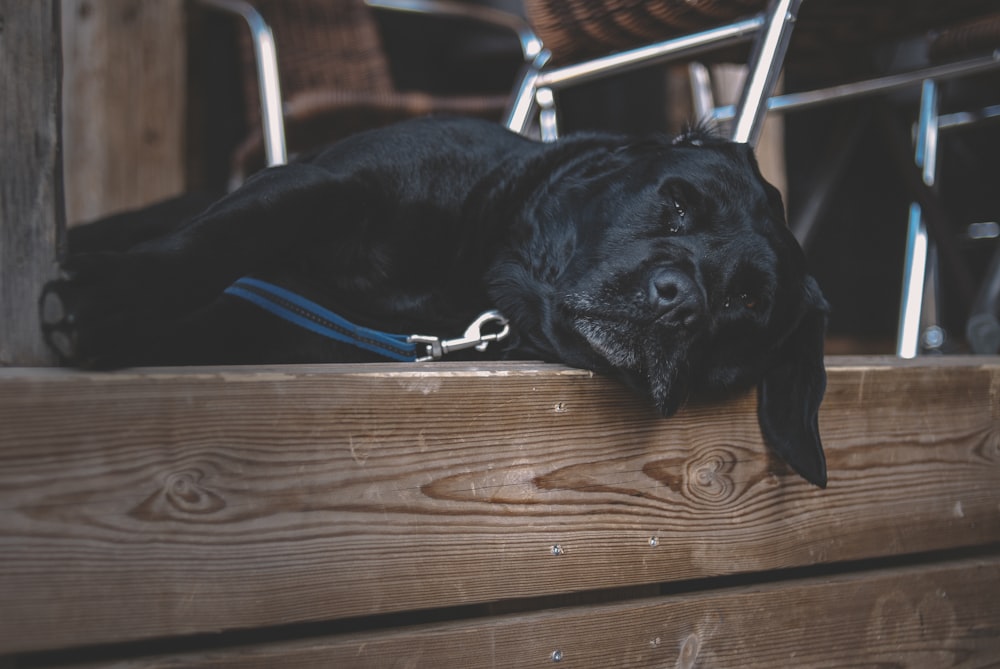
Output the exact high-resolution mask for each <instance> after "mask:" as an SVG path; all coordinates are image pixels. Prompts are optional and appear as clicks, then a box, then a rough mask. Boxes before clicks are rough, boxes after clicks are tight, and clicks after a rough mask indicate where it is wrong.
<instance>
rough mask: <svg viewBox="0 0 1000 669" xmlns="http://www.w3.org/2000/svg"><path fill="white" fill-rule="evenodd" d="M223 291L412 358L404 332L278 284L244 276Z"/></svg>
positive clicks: (328, 333) (325, 331) (349, 340)
mask: <svg viewBox="0 0 1000 669" xmlns="http://www.w3.org/2000/svg"><path fill="white" fill-rule="evenodd" d="M225 292H226V293H227V294H229V295H233V296H234V297H239V298H242V299H244V300H247V301H248V302H251V303H252V304H255V305H257V306H258V307H260V308H262V309H264V310H265V311H268V312H270V313H272V314H274V315H275V316H278V317H279V318H283V319H285V320H286V321H289V322H290V323H294V324H295V325H298V326H299V327H302V328H305V329H306V330H310V331H311V332H315V333H317V334H320V335H323V336H325V337H329V338H330V339H335V340H337V341H340V342H343V343H345V344H352V345H354V346H358V347H359V348H363V349H366V350H368V351H372V352H373V353H377V354H379V355H382V356H385V357H387V358H390V359H392V360H398V361H400V362H414V361H416V360H417V358H418V356H417V354H416V350H417V347H416V345H415V344H413V343H412V342H409V341H408V339H409V337H408V336H407V335H398V334H389V333H385V332H379V331H378V330H371V329H369V328H365V327H362V326H360V325H355V324H354V323H351V322H350V321H348V320H346V319H344V318H342V317H340V316H338V315H337V314H335V313H333V312H332V311H330V310H328V309H326V308H324V307H322V306H320V305H318V304H316V303H315V302H313V301H311V300H307V299H306V298H304V297H302V296H301V295H298V294H297V293H293V292H291V291H289V290H285V289H284V288H281V287H280V286H275V285H274V284H271V283H267V282H266V281H261V280H260V279H254V278H251V277H243V278H242V279H239V280H238V281H236V283H234V284H233V285H231V286H229V287H228V288H226V290H225Z"/></svg>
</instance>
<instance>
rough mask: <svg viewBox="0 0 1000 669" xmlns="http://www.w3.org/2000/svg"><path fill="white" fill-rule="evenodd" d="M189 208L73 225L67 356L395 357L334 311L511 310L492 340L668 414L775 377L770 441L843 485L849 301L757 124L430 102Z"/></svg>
mask: <svg viewBox="0 0 1000 669" xmlns="http://www.w3.org/2000/svg"><path fill="white" fill-rule="evenodd" d="M174 209H175V207H171V206H169V205H165V206H164V207H161V208H159V209H157V208H152V209H149V210H146V211H143V212H139V213H137V214H136V215H134V216H119V217H114V218H111V219H108V220H105V221H101V222H97V223H94V224H91V225H89V226H81V227H79V228H77V229H74V230H73V231H72V232H71V236H70V251H71V255H70V256H69V258H68V259H67V261H66V262H65V270H66V278H65V279H62V280H58V281H54V282H52V283H50V284H49V285H48V286H47V287H46V289H45V291H44V293H43V295H42V299H41V316H42V323H43V329H44V332H45V336H46V339H47V341H48V342H49V344H50V345H51V346H52V348H54V349H55V350H56V351H57V353H58V354H59V355H60V356H61V357H62V358H63V360H64V361H65V362H66V363H68V364H74V365H79V366H85V367H97V368H110V367H120V366H127V365H161V364H171V365H174V364H207V363H221V364H227V363H280V362H323V361H331V362H333V361H368V360H378V359H384V354H382V353H378V352H376V351H377V348H376V349H374V350H372V347H366V346H364V345H363V344H362V345H361V346H355V345H352V344H350V343H345V342H344V341H341V340H340V339H338V338H331V337H329V336H326V335H325V331H324V328H326V329H329V330H334V331H344V330H345V329H347V330H350V329H351V328H352V327H354V326H357V327H359V328H370V329H371V330H376V331H378V332H389V333H399V332H403V333H412V332H426V333H429V334H432V335H443V336H449V335H453V334H455V333H461V332H462V331H463V329H464V328H465V327H466V326H467V325H468V324H469V323H470V322H472V321H475V320H476V318H477V316H478V315H479V314H480V313H482V312H484V311H487V310H491V309H494V310H498V311H499V312H500V313H501V314H502V315H503V317H504V318H505V319H506V323H507V324H508V326H509V332H510V335H509V336H507V337H506V338H505V339H503V341H497V342H496V343H494V344H490V345H489V347H488V348H487V350H486V351H485V353H482V354H479V353H477V354H475V355H485V356H487V357H492V358H508V359H509V358H530V359H541V360H547V361H554V362H561V363H565V364H568V365H572V366H575V367H582V368H587V369H591V370H594V371H596V372H598V373H601V374H605V375H608V376H612V377H615V378H617V379H620V380H621V381H623V382H624V383H625V384H626V385H628V386H629V387H631V388H632V389H633V390H635V391H637V392H638V393H640V394H641V395H643V396H645V397H648V398H650V399H651V400H652V402H653V404H654V405H655V406H656V408H657V409H658V410H659V412H660V413H661V414H663V415H664V416H670V415H672V414H673V413H674V412H675V411H677V409H678V408H679V407H680V406H681V405H682V404H683V403H684V402H685V401H686V400H687V399H688V398H689V397H691V396H702V397H714V396H719V395H721V394H724V393H728V392H731V391H735V390H739V389H745V388H748V387H752V386H754V385H757V386H758V388H759V419H760V426H761V430H762V433H763V435H764V438H765V441H766V443H767V444H768V445H769V446H770V448H772V449H773V450H774V451H775V452H776V453H777V454H778V455H779V456H780V457H781V458H783V459H784V460H785V461H786V462H787V463H788V464H789V465H791V467H792V468H793V469H795V471H797V472H798V473H800V474H801V475H802V476H803V477H805V478H806V479H807V480H809V481H810V482H812V483H814V484H816V485H818V486H825V485H826V464H825V459H824V455H823V449H822V446H821V443H820V436H819V431H818V426H817V412H818V410H819V405H820V402H821V400H822V397H823V393H824V389H825V385H826V373H825V370H824V366H823V336H824V330H825V324H826V314H827V305H826V302H825V301H824V299H823V297H822V295H821V293H820V291H819V289H818V287H817V285H816V283H815V282H814V280H813V279H812V278H811V277H810V276H808V275H807V274H806V270H805V266H804V257H803V253H802V251H801V249H800V248H799V246H798V245H797V244H796V242H795V240H794V238H793V237H792V235H791V234H790V232H789V230H788V228H787V226H786V225H785V221H784V214H783V208H782V203H781V198H780V195H779V194H778V191H777V190H776V189H775V188H774V187H773V186H771V185H770V184H768V183H767V182H766V181H764V179H763V178H762V177H761V174H760V172H759V170H758V168H757V164H756V161H755V160H754V157H753V154H752V151H751V150H750V149H749V148H748V147H747V146H746V145H740V144H734V143H731V142H728V141H724V140H721V139H718V138H714V137H712V136H711V135H710V134H709V133H705V132H702V131H700V130H694V131H691V132H688V133H685V134H684V135H682V136H680V137H678V138H676V139H673V140H670V139H667V138H663V137H650V138H643V139H632V138H626V137H622V136H615V135H603V134H583V135H579V136H570V137H567V138H565V139H562V140H560V141H558V142H555V143H552V144H543V143H539V142H535V141H531V140H528V139H525V138H523V137H520V136H518V135H515V134H513V133H511V132H508V131H507V130H505V129H503V128H501V127H499V126H496V125H494V124H490V123H486V122H480V121H472V120H465V119H424V120H419V121H411V122H406V123H403V124H400V125H396V126H392V127H389V128H383V129H379V130H375V131H370V132H366V133H362V134H359V135H356V136H353V137H350V138H348V139H346V140H343V141H341V142H339V143H337V144H335V145H333V146H332V147H329V148H327V149H325V150H323V151H321V152H318V153H317V154H316V155H314V156H312V157H309V158H305V159H303V160H300V161H297V162H294V163H292V164H289V165H285V166H281V167H274V168H270V169H266V170H264V171H262V172H260V173H258V174H257V175H255V176H254V177H252V178H251V179H249V180H248V181H247V182H246V183H245V184H244V185H243V186H242V187H241V188H239V189H238V190H237V191H235V192H234V193H231V194H230V195H228V196H226V197H224V198H222V199H221V200H219V201H217V202H214V203H213V204H211V205H210V206H208V208H207V209H204V210H203V211H201V212H200V213H198V214H196V215H191V216H186V217H180V218H178V217H176V216H177V215H176V211H174ZM244 277H249V278H247V279H244ZM241 279H243V281H242V282H241V283H240V284H239V285H238V286H237V287H236V288H234V287H233V284H234V282H237V281H238V280H241ZM276 295H277V297H275V296H276ZM257 298H260V299H257ZM261 300H265V301H266V300H271V301H270V302H267V303H266V304H265V303H264V302H261ZM275 303H278V304H279V306H278V307H275V308H268V305H271V306H273V305H274V304H275ZM303 305H305V306H303ZM262 306H263V307H264V308H262ZM281 309H286V310H287V311H288V313H290V314H292V316H291V317H287V316H286V317H285V318H282V317H278V316H276V315H275V313H277V311H280V310H281ZM310 309H312V311H310ZM331 312H335V314H336V316H331ZM335 318H343V319H344V321H343V322H341V321H336V322H333V319H335ZM316 323H322V324H325V325H323V327H319V328H317V327H314V326H315V325H316ZM344 323H347V324H346V325H345V324H344ZM360 331H361V332H362V333H367V332H368V330H364V329H361V330H360ZM362 339H364V337H362ZM480 348H483V347H482V346H480ZM469 353H470V352H469V351H465V354H466V355H468V354H469ZM458 355H459V356H461V355H462V352H459V354H458Z"/></svg>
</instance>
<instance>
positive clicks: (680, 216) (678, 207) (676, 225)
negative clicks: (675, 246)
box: [665, 200, 687, 234]
mask: <svg viewBox="0 0 1000 669" xmlns="http://www.w3.org/2000/svg"><path fill="white" fill-rule="evenodd" d="M671 204H672V206H673V211H672V212H671V211H668V212H666V215H665V218H666V219H667V220H666V225H667V232H669V233H671V234H677V233H678V232H680V231H681V230H682V229H683V224H682V222H683V220H684V217H685V216H687V210H686V209H685V208H684V205H683V204H681V202H679V201H678V200H673V201H672V203H671Z"/></svg>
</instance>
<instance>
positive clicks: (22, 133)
mask: <svg viewBox="0 0 1000 669" xmlns="http://www.w3.org/2000/svg"><path fill="white" fill-rule="evenodd" d="M59 71H60V52H59V0H51V1H47V2H22V1H20V0H0V91H2V93H0V156H2V160H3V163H4V167H3V169H2V170H0V366H4V365H41V364H51V363H52V362H54V357H53V356H52V355H51V354H50V353H49V352H48V350H47V349H46V348H45V346H44V344H43V342H42V335H41V330H40V328H39V325H38V318H37V316H36V314H37V312H38V309H37V307H36V305H37V302H38V295H39V293H40V291H41V286H42V284H43V283H44V282H45V281H47V280H48V279H51V278H52V277H53V276H55V274H56V271H57V268H56V256H57V253H56V247H57V238H58V237H59V230H60V229H61V226H62V164H61V162H60V119H61V115H60V109H59Z"/></svg>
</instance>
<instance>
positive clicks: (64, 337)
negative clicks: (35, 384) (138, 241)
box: [39, 253, 168, 368]
mask: <svg viewBox="0 0 1000 669" xmlns="http://www.w3.org/2000/svg"><path fill="white" fill-rule="evenodd" d="M159 265H161V263H158V262H157V261H156V260H155V259H151V258H144V259H139V258H134V257H131V256H129V255H127V254H118V253H107V254H105V253H101V254H92V255H86V256H77V257H74V258H72V259H71V260H70V261H69V262H68V263H67V264H66V267H65V277H64V278H62V279H57V280H55V281H51V282H49V283H48V284H46V285H45V287H44V288H43V290H42V295H41V297H40V298H39V318H40V320H41V328H42V336H43V337H44V338H45V341H46V343H47V344H48V345H49V347H50V348H52V350H54V351H55V352H56V354H57V355H58V356H59V358H60V360H61V361H62V362H63V364H68V365H74V366H78V367H92V368H108V367H121V366H125V365H130V364H135V363H136V360H137V357H138V354H139V353H140V352H141V351H142V350H143V349H144V347H148V345H149V339H150V335H151V334H152V333H155V332H156V331H157V323H159V322H162V318H163V316H162V315H161V314H162V313H164V310H166V309H167V308H168V307H167V306H166V304H167V302H168V301H167V300H165V299H164V296H163V286H162V283H163V281H162V279H161V278H160V276H159V275H160V274H162V272H161V271H159V270H161V269H162V267H159Z"/></svg>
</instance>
